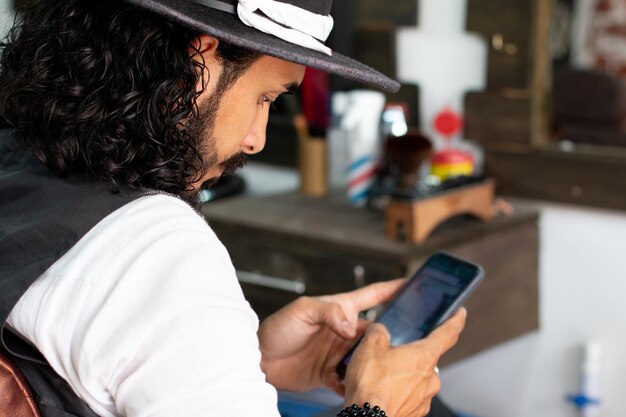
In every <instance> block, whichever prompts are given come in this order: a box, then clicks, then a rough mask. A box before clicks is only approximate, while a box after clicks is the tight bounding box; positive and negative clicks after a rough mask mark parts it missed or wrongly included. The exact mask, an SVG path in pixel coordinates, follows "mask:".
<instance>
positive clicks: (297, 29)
mask: <svg viewBox="0 0 626 417" xmlns="http://www.w3.org/2000/svg"><path fill="white" fill-rule="evenodd" d="M125 1H127V2H128V3H131V4H133V5H135V6H138V7H141V8H145V9H147V10H149V11H152V12H154V13H157V14H159V15H162V16H164V17H166V18H169V19H171V20H173V21H176V22H178V23H180V24H183V25H185V26H187V27H191V28H193V29H195V30H197V31H199V32H201V33H205V34H208V35H212V36H215V37H216V38H218V39H222V40H224V41H226V42H230V43H232V44H235V45H238V46H241V47H244V48H248V49H252V50H255V51H259V52H261V53H264V54H267V55H271V56H275V57H278V58H281V59H284V60H287V61H291V62H296V63H299V64H303V65H306V66H310V67H313V68H317V69H321V70H323V71H326V72H328V73H331V74H337V75H340V76H342V77H345V78H348V79H351V80H355V81H359V82H362V83H365V84H369V85H371V86H374V87H377V88H380V89H382V90H385V91H390V92H395V91H397V90H398V89H399V88H400V84H399V83H398V82H397V81H394V80H392V79H391V78H389V77H387V76H385V75H383V74H381V73H380V72H378V71H376V70H374V69H372V68H370V67H368V66H367V65H365V64H362V63H360V62H358V61H355V60H354V59H351V58H349V57H346V56H344V55H341V54H338V53H336V52H332V51H330V49H329V48H327V47H326V46H325V45H324V42H325V41H326V38H327V37H328V34H329V33H330V30H331V29H332V26H333V21H332V17H330V9H331V6H332V0H125Z"/></svg>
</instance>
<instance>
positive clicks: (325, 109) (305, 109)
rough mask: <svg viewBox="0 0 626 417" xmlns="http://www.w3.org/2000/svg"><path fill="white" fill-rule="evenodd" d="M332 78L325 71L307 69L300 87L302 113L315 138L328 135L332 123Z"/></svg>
mask: <svg viewBox="0 0 626 417" xmlns="http://www.w3.org/2000/svg"><path fill="white" fill-rule="evenodd" d="M329 80H330V78H329V76H328V74H327V73H326V72H324V71H321V70H318V69H315V68H309V67H307V69H306V72H305V73H304V79H303V80H302V85H301V86H300V95H301V100H302V113H303V114H304V117H305V118H306V121H307V123H308V127H309V131H310V133H311V134H312V135H313V136H320V135H324V134H325V133H326V129H327V128H328V123H329V121H330V81H329Z"/></svg>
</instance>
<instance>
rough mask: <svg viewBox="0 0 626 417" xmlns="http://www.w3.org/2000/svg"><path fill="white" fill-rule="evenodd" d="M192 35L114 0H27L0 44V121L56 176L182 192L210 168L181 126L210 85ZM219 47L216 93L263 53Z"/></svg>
mask: <svg viewBox="0 0 626 417" xmlns="http://www.w3.org/2000/svg"><path fill="white" fill-rule="evenodd" d="M198 36H199V34H198V33H197V32H196V31H194V30H191V29H188V28H185V27H183V26H181V25H179V24H176V23H173V22H171V21H168V20H166V19H164V18H161V17H158V16H156V15H153V14H150V13H147V12H146V11H144V10H141V9H138V8H136V7H134V6H130V5H128V4H126V3H124V2H123V1H121V0H106V1H86V0H63V1H44V0H42V1H37V2H34V3H33V4H30V5H27V6H25V7H24V8H23V9H21V10H20V11H19V12H18V14H17V17H16V21H15V24H14V26H13V28H12V29H11V30H10V31H9V34H8V35H7V39H6V40H4V41H3V42H0V48H2V56H1V58H0V92H1V93H0V125H1V126H2V127H11V128H15V129H18V130H19V131H21V132H23V133H24V134H23V135H20V136H21V137H23V138H24V140H25V141H26V144H27V145H28V147H29V148H30V149H31V150H32V152H33V153H34V155H35V156H36V157H37V158H39V159H40V160H41V161H42V162H44V163H45V164H46V165H47V166H48V167H49V168H50V169H52V170H53V171H54V172H56V173H57V174H58V175H59V176H61V177H67V176H70V175H72V174H74V173H84V174H87V175H89V176H92V177H95V178H98V179H101V180H104V181H108V182H110V183H111V184H113V185H115V186H119V185H128V186H131V187H143V188H151V189H157V190H161V191H165V192H170V193H173V194H177V195H184V194H185V193H188V192H189V191H190V187H191V185H190V184H192V183H194V182H196V181H197V180H198V179H200V178H201V177H202V176H203V175H204V173H205V172H206V170H207V169H208V168H210V167H207V166H206V160H203V156H202V154H201V151H202V146H203V144H202V143H200V138H199V137H197V136H198V135H197V134H194V129H193V123H190V121H191V122H193V121H194V120H198V119H199V118H200V115H199V110H198V106H197V104H196V99H197V98H198V96H199V95H200V94H201V93H202V91H203V90H204V88H205V87H206V85H207V82H208V80H206V79H205V76H204V75H205V71H206V70H207V69H206V66H205V65H204V61H203V60H202V59H201V54H200V50H199V48H198V47H197V43H195V42H194V40H197V39H199V37H198ZM193 45H196V47H194V46H193ZM217 56H218V59H219V60H220V61H221V63H222V64H223V66H224V69H223V71H222V77H221V78H220V82H219V89H220V90H221V93H223V92H224V91H225V90H227V89H228V88H229V86H230V85H232V84H233V83H234V82H235V81H236V79H237V78H238V77H239V76H240V75H241V74H242V73H243V72H244V71H245V70H246V69H247V68H249V67H250V65H252V63H253V62H254V61H256V59H258V58H259V57H260V54H259V53H257V52H254V51H249V50H245V49H242V48H239V47H236V46H234V45H230V44H227V43H224V42H220V44H219V47H218V50H217ZM199 83H201V84H199ZM198 85H202V86H203V88H202V89H201V91H198ZM218 93H220V91H217V92H216V94H218ZM195 133H197V132H195Z"/></svg>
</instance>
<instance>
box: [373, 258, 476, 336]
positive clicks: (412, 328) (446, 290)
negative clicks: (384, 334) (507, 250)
mask: <svg viewBox="0 0 626 417" xmlns="http://www.w3.org/2000/svg"><path fill="white" fill-rule="evenodd" d="M470 281H471V279H464V277H460V276H453V275H449V274H447V273H445V272H442V271H440V270H438V269H434V268H430V267H426V268H423V269H422V270H421V271H420V272H419V275H418V276H417V277H415V278H414V279H413V280H411V282H410V283H409V285H408V287H407V288H406V289H405V290H404V291H403V292H402V294H400V296H399V297H398V298H397V299H396V300H395V301H394V302H393V304H391V305H390V306H389V308H388V309H387V310H386V311H385V313H384V314H383V315H382V316H381V317H380V319H379V320H378V322H379V323H382V324H384V325H385V327H386V328H387V330H389V333H390V335H391V344H392V345H394V346H395V345H401V344H404V343H409V342H412V341H415V340H419V339H421V338H423V337H424V336H425V335H426V334H428V333H429V332H430V331H431V330H432V329H433V328H434V327H435V326H436V325H437V323H438V322H439V320H440V319H441V317H442V315H443V314H445V312H446V311H447V310H448V309H449V308H450V306H452V304H454V301H455V300H456V299H457V297H458V296H459V295H460V294H461V293H462V292H463V290H464V289H465V287H467V285H469V283H470Z"/></svg>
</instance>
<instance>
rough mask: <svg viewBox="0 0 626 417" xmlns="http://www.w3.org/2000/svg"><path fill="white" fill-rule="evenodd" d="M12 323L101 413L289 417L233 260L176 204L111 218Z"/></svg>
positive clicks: (126, 210) (25, 301) (151, 201)
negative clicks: (266, 366)
mask: <svg viewBox="0 0 626 417" xmlns="http://www.w3.org/2000/svg"><path fill="white" fill-rule="evenodd" d="M71 215H72V213H68V216H71ZM8 325H9V326H10V327H11V328H12V329H14V330H16V331H17V332H19V333H20V334H22V335H23V336H24V337H26V338H27V339H28V340H29V341H31V342H32V343H33V344H34V345H35V346H37V348H38V349H39V350H40V351H41V352H42V353H43V355H44V356H45V357H46V359H47V360H48V361H49V362H50V365H51V366H52V367H53V368H54V370H55V371H56V372H57V373H58V374H60V375H61V376H62V377H63V378H64V379H65V380H67V382H68V383H69V384H70V386H71V387H72V388H73V389H74V391H75V392H76V393H78V395H79V396H80V397H81V398H82V399H83V400H84V401H86V402H87V404H89V406H90V407H91V408H92V409H93V410H94V411H95V412H96V413H97V414H99V415H100V416H106V417H109V416H127V417H148V416H149V417H181V416H224V417H226V416H245V415H255V416H261V417H278V415H279V414H278V411H277V407H276V390H275V389H274V388H273V387H272V386H271V385H269V384H268V383H267V382H266V381H265V375H264V374H263V372H262V371H261V369H260V365H259V363H260V359H261V354H260V351H259V346H258V338H257V336H256V332H257V329H258V318H257V316H256V315H255V314H254V312H253V311H252V309H251V308H250V305H249V304H248V302H247V301H246V300H245V298H244V296H243V293H242V291H241V287H240V286H239V283H238V282H237V278H236V275H235V270H234V268H233V265H232V262H231V260H230V257H229V255H228V253H227V251H226V249H225V248H224V246H223V245H222V244H221V242H220V241H219V240H218V239H217V237H216V236H215V234H214V233H213V231H212V230H211V228H210V227H209V226H208V225H207V224H206V223H205V221H204V220H203V219H202V218H201V217H200V216H199V215H198V214H197V213H195V212H194V211H193V210H192V209H191V208H190V207H189V206H187V205H186V204H185V203H183V202H182V201H180V200H178V199H176V198H174V197H169V196H165V195H151V196H145V197H142V198H139V199H138V200H136V201H134V202H132V203H130V204H127V205H126V206H124V207H122V208H120V209H118V210H116V211H115V212H113V213H112V214H110V215H109V216H107V217H106V218H105V219H103V220H102V221H100V223H98V224H97V225H96V226H95V227H94V228H93V229H92V230H90V231H89V233H87V234H86V235H85V236H84V237H83V238H82V239H81V240H80V241H79V242H78V243H77V244H76V245H75V246H74V247H73V248H72V249H71V250H70V251H69V252H68V253H67V254H65V255H64V256H63V257H62V258H61V259H59V260H58V261H57V262H56V263H55V264H54V265H52V267H50V268H49V269H48V270H47V271H46V272H45V273H44V274H43V275H42V276H41V277H40V278H39V279H38V280H37V281H36V282H35V284H33V285H32V286H31V288H30V289H29V290H28V291H27V292H26V294H25V295H24V296H23V297H22V298H21V299H20V301H19V303H18V304H17V305H16V306H15V308H14V309H13V311H12V312H11V315H10V316H9V320H8Z"/></svg>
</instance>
